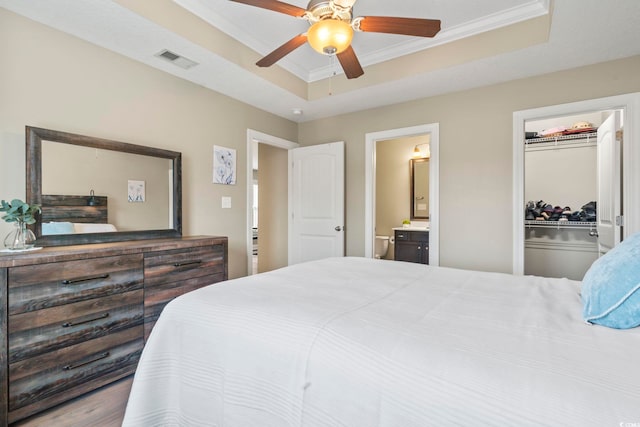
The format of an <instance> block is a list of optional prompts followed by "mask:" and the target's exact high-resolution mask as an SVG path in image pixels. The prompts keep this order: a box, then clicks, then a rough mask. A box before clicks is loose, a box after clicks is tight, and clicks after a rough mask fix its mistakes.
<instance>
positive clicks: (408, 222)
mask: <svg viewBox="0 0 640 427" xmlns="http://www.w3.org/2000/svg"><path fill="white" fill-rule="evenodd" d="M402 224H411V221H409V220H408V219H403V220H402Z"/></svg>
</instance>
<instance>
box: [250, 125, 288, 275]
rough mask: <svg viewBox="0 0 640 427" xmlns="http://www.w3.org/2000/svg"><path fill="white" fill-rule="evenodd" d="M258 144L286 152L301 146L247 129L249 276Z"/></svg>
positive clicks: (251, 268) (251, 258) (251, 272)
mask: <svg viewBox="0 0 640 427" xmlns="http://www.w3.org/2000/svg"><path fill="white" fill-rule="evenodd" d="M256 142H257V143H260V144H267V145H272V146H274V147H278V148H283V149H285V150H290V149H292V148H297V147H299V146H300V144H298V143H297V142H292V141H288V140H286V139H282V138H278V137H277V136H272V135H268V134H266V133H262V132H258V131H257V130H253V129H247V209H246V211H247V240H246V245H247V276H250V275H252V274H253V231H252V230H253V209H251V207H252V206H253V144H254V143H256ZM258 167H260V165H258ZM258 185H259V183H258ZM289 204H291V201H289Z"/></svg>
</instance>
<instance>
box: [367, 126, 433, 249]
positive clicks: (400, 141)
mask: <svg viewBox="0 0 640 427" xmlns="http://www.w3.org/2000/svg"><path fill="white" fill-rule="evenodd" d="M429 140H430V135H429V134H422V135H415V136H410V137H401V138H394V139H384V140H378V141H376V190H375V191H376V193H375V198H376V208H375V218H376V221H375V231H376V241H375V245H374V257H375V258H381V259H394V249H395V242H394V239H393V236H394V229H396V228H398V227H402V224H403V222H406V221H410V222H411V223H412V224H413V225H415V226H419V225H424V226H425V227H426V226H427V224H428V221H429V219H428V212H425V213H424V215H420V216H422V218H417V217H416V215H414V212H413V210H414V209H413V208H414V206H416V203H415V201H414V200H413V198H414V197H416V198H419V200H418V202H419V203H418V205H419V207H422V206H424V208H423V210H426V209H428V205H429V200H428V197H429V189H428V184H429V177H428V175H425V174H418V176H419V177H421V178H422V179H421V180H420V184H422V185H420V186H419V187H423V188H424V190H423V191H421V192H420V194H419V195H416V196H414V191H413V190H414V187H415V186H414V185H412V184H413V182H412V180H414V179H415V178H416V175H415V174H414V173H412V172H413V168H412V166H413V164H414V162H415V161H416V160H420V161H421V163H418V164H419V165H421V166H422V165H423V164H427V165H428V161H429V157H430V149H429ZM424 162H426V163H424ZM427 167H428V166H427ZM412 202H413V203H412Z"/></svg>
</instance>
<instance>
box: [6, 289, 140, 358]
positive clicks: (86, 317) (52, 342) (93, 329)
mask: <svg viewBox="0 0 640 427" xmlns="http://www.w3.org/2000/svg"><path fill="white" fill-rule="evenodd" d="M143 296H144V292H143V290H142V289H140V290H136V291H131V292H124V293H120V294H114V295H111V296H108V297H104V298H97V299H91V300H87V301H80V302H76V303H73V304H66V305H62V306H57V307H52V308H47V309H43V310H37V311H30V312H26V313H21V314H16V315H13V316H9V322H8V323H9V324H8V330H9V362H10V363H13V362H17V361H19V360H23V359H25V358H28V357H33V356H36V355H39V354H42V353H46V352H50V351H53V350H57V349H60V348H63V347H65V346H68V345H74V344H77V343H80V342H82V341H86V340H90V339H93V338H96V337H100V336H104V335H107V334H109V333H111V332H115V331H120V330H123V329H126V328H130V327H132V326H136V325H140V324H142V322H143V316H144V315H143Z"/></svg>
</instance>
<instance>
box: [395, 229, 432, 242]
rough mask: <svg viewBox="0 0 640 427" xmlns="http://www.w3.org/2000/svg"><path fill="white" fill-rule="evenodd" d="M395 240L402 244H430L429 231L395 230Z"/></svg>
mask: <svg viewBox="0 0 640 427" xmlns="http://www.w3.org/2000/svg"><path fill="white" fill-rule="evenodd" d="M394 237H395V239H396V240H397V241H401V242H403V241H404V242H428V241H429V232H428V231H400V230H395V236H394Z"/></svg>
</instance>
